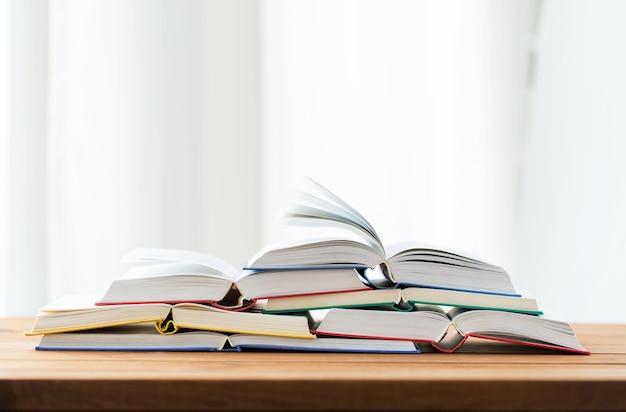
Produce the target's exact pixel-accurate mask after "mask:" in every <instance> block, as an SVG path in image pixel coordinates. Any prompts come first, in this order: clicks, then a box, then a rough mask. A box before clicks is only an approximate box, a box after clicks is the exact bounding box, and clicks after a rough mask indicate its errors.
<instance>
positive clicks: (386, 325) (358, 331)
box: [314, 306, 589, 354]
mask: <svg viewBox="0 0 626 412" xmlns="http://www.w3.org/2000/svg"><path fill="white" fill-rule="evenodd" d="M314 333H316V334H318V335H331V336H344V337H359V338H373V339H398V340H410V341H414V342H429V343H431V344H432V345H433V346H434V347H435V348H437V349H438V350H440V351H443V352H454V351H455V350H456V349H458V348H459V347H460V346H461V345H462V344H463V343H464V342H465V341H466V339H467V338H468V337H470V336H473V337H477V338H484V339H489V340H497V341H503V342H510V343H516V344H521V345H527V346H537V347H541V348H546V349H555V350H560V351H566V352H574V353H581V354H588V353H589V352H588V351H587V350H586V349H585V348H584V347H583V346H582V345H581V344H580V342H579V341H578V338H577V336H576V333H575V332H574V330H573V328H572V326H571V325H570V324H569V323H568V322H565V321H562V320H558V319H556V318H553V317H548V316H545V315H541V316H536V315H528V314H523V313H515V312H503V311H497V310H467V309H462V308H454V309H452V310H450V311H449V312H446V311H445V310H443V309H442V308H441V307H436V306H417V310H415V311H412V312H398V311H394V310H374V309H343V308H334V309H330V310H328V312H327V313H326V314H325V316H324V317H323V318H322V319H321V321H319V323H318V324H317V326H316V327H315V331H314Z"/></svg>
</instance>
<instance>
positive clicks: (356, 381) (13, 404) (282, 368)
mask: <svg viewBox="0 0 626 412" xmlns="http://www.w3.org/2000/svg"><path fill="white" fill-rule="evenodd" d="M32 321H33V320H32V319H0V410H2V409H15V410H68V411H71V410H268V409H272V410H339V409H341V410H381V409H395V410H625V409H626V344H625V343H624V342H626V325H599V324H598V325H593V324H585V325H574V327H575V330H576V332H577V334H578V336H579V338H580V340H581V342H582V343H583V345H584V346H585V347H586V348H587V349H589V350H590V351H591V352H592V354H591V355H588V356H585V355H572V354H556V353H554V352H548V351H539V350H532V349H529V348H523V347H517V346H515V345H507V344H499V343H485V342H480V341H472V342H469V344H468V345H467V346H466V347H465V348H464V353H454V354H442V353H423V354H420V355H391V354H336V353H334V354H316V353H277V352H276V353H268V352H255V353H207V352H202V353H197V352H193V353H185V352H180V353H163V352H44V351H35V350H33V348H34V346H35V345H36V344H37V343H38V341H39V337H26V336H23V332H24V331H25V330H27V329H29V327H30V326H31V324H32ZM494 351H497V352H498V353H491V352H494Z"/></svg>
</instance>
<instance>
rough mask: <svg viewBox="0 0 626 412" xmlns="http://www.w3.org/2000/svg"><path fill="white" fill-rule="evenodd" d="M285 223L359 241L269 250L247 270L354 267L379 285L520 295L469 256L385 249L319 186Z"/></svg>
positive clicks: (411, 245) (420, 248) (400, 246)
mask: <svg viewBox="0 0 626 412" xmlns="http://www.w3.org/2000/svg"><path fill="white" fill-rule="evenodd" d="M283 218H284V219H285V220H286V221H287V222H295V223H303V224H308V225H315V226H339V227H342V228H344V229H348V231H347V232H346V233H350V235H355V234H356V235H358V239H352V238H350V237H351V236H346V238H322V239H307V240H299V241H295V242H287V243H282V244H277V245H270V246H266V247H265V248H262V249H261V250H259V251H258V252H257V253H256V254H255V255H254V256H252V257H251V258H250V260H249V261H248V262H247V263H246V264H245V266H244V268H245V269H249V270H257V271H261V270H276V269H294V268H317V269H319V268H328V267H334V268H337V267H352V268H360V269H362V270H364V276H365V277H366V279H367V280H368V281H369V282H370V284H371V285H372V286H375V287H389V286H394V285H396V286H397V285H406V286H420V287H431V288H441V289H452V290H462V291H472V292H483V293H494V294H504V295H518V293H517V291H516V290H515V287H514V286H513V283H512V281H511V278H510V276H509V274H508V273H507V272H506V271H505V270H504V269H503V268H501V267H499V266H496V265H493V264H490V263H487V262H485V261H483V260H482V259H479V258H477V257H476V256H473V255H471V254H469V253H466V252H459V251H456V250H453V249H450V248H441V247H434V246H431V245H427V244H425V243H420V242H403V243H396V244H393V245H390V246H388V247H385V246H384V245H383V243H382V242H381V240H380V237H379V236H378V234H377V233H376V231H375V230H374V228H373V227H372V225H371V224H370V223H369V222H368V221H367V220H366V219H365V217H363V216H362V215H361V214H360V213H359V212H358V211H357V210H356V209H354V208H353V207H352V206H350V205H349V204H348V203H346V202H345V201H344V200H342V199H341V198H339V197H338V196H337V195H335V194H334V193H332V192H331V191H329V190H328V189H326V188H325V187H323V186H322V185H320V184H319V183H317V182H315V181H314V180H312V179H309V180H308V181H307V184H306V186H305V187H304V188H303V189H302V190H297V191H296V192H295V195H294V199H293V200H292V201H291V202H288V203H287V204H286V206H285V212H284V215H283Z"/></svg>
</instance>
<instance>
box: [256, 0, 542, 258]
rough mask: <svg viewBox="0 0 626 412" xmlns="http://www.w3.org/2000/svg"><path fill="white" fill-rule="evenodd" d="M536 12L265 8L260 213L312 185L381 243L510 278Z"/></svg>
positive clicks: (522, 7) (389, 5)
mask: <svg viewBox="0 0 626 412" xmlns="http://www.w3.org/2000/svg"><path fill="white" fill-rule="evenodd" d="M536 12H537V4H536V3H535V2H508V1H507V2H501V1H482V0H481V1H470V2H467V1H392V2H390V1H341V2H336V1H291V2H290V1H268V2H266V3H265V7H264V9H263V13H264V14H263V16H264V25H263V27H264V30H263V35H264V37H263V39H264V43H263V47H264V48H263V59H262V62H263V69H264V70H263V73H264V78H263V84H264V86H265V90H267V92H266V93H264V100H263V110H264V112H263V119H264V123H263V125H264V129H263V136H264V138H265V139H266V140H265V143H266V146H265V147H266V148H267V150H266V152H265V156H266V159H267V160H268V161H267V162H266V167H265V169H264V170H265V173H266V176H267V182H268V192H267V193H268V195H269V196H268V197H267V198H265V201H266V205H267V206H266V210H267V211H269V212H270V213H272V212H273V211H274V210H276V209H277V208H278V206H279V204H280V200H281V199H282V198H283V197H284V192H285V190H286V188H288V187H290V186H292V184H293V182H294V181H295V180H296V179H297V178H299V176H301V175H303V174H310V175H311V174H312V175H314V176H316V177H317V178H318V180H320V181H321V182H322V183H324V184H326V185H328V186H330V187H331V188H333V189H334V190H335V191H336V192H338V193H341V194H342V195H344V197H345V198H346V199H348V200H349V201H350V203H351V204H353V205H354V206H356V207H357V209H359V210H360V211H362V213H363V214H364V215H365V216H366V217H368V218H369V219H370V221H371V223H372V224H373V225H374V227H375V228H377V229H378V230H379V234H380V236H381V237H382V239H383V241H384V242H385V243H393V242H396V241H402V240H411V239H413V240H422V241H427V242H432V243H435V244H442V245H449V246H452V247H456V248H459V249H464V250H471V251H474V252H476V253H478V254H479V255H482V256H484V257H485V259H487V260H490V261H495V262H500V264H501V265H503V266H505V267H511V264H512V262H513V260H514V253H513V249H512V246H511V245H512V242H513V226H512V220H513V218H514V214H515V213H516V209H515V205H516V194H517V193H516V182H517V179H518V177H519V166H520V165H519V161H520V151H519V148H520V146H521V144H522V133H523V130H524V126H523V123H524V118H525V111H526V90H527V88H526V79H527V76H528V65H529V56H530V51H531V46H532V43H531V40H532V35H531V34H532V31H533V29H534V20H535V18H536ZM271 217H272V216H271V215H266V217H265V219H264V222H266V224H269V225H272V224H273V220H272V219H271ZM271 229H272V227H270V228H268V230H271ZM275 231H276V230H275ZM284 236H287V235H286V234H285V233H284V232H279V234H278V235H277V237H279V238H282V237H284Z"/></svg>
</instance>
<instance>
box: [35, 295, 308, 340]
mask: <svg viewBox="0 0 626 412" xmlns="http://www.w3.org/2000/svg"><path fill="white" fill-rule="evenodd" d="M94 299H95V297H94V296H93V295H66V296H63V297H62V298H60V299H58V300H56V301H54V302H52V303H50V304H48V305H46V306H44V307H43V308H41V309H40V310H39V313H38V315H37V316H36V317H35V322H34V325H33V327H32V329H31V330H30V331H28V332H26V334H27V335H41V334H49V333H60V332H73V331H79V330H88V329H98V328H104V327H110V326H120V325H128V324H135V323H142V322H151V323H153V324H154V325H155V326H156V329H157V330H158V331H159V332H161V333H163V334H170V333H174V332H176V331H178V330H180V329H197V330H209V331H218V332H229V333H246V334H261V335H275V336H288V337H298V338H314V336H313V335H312V334H311V333H310V326H309V319H308V317H307V316H305V315H303V314H299V315H295V314H294V315H270V314H264V313H261V312H260V311H259V310H255V308H254V307H253V308H250V309H249V310H248V311H246V312H237V311H229V310H223V309H219V308H215V307H212V306H207V305H203V304H199V303H179V304H175V305H169V304H165V303H145V304H130V305H106V306H96V305H95V304H94V303H93V302H94Z"/></svg>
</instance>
